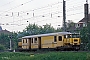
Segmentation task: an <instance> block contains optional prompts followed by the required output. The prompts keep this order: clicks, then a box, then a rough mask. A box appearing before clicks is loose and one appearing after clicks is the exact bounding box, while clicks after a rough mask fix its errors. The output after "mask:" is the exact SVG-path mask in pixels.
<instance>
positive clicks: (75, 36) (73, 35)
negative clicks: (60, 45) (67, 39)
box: [72, 34, 80, 38]
mask: <svg viewBox="0 0 90 60" xmlns="http://www.w3.org/2000/svg"><path fill="white" fill-rule="evenodd" d="M79 37H80V35H79V34H72V38H79Z"/></svg>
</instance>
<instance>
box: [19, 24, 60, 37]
mask: <svg viewBox="0 0 90 60" xmlns="http://www.w3.org/2000/svg"><path fill="white" fill-rule="evenodd" d="M60 31H61V29H60V28H59V29H57V30H56V29H55V28H53V26H51V24H46V25H43V26H38V25H36V24H29V25H28V26H27V27H26V28H25V29H24V30H23V32H19V33H18V37H19V38H20V37H23V36H28V35H36V34H45V33H53V32H60Z"/></svg>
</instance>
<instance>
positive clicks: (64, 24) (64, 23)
mask: <svg viewBox="0 0 90 60" xmlns="http://www.w3.org/2000/svg"><path fill="white" fill-rule="evenodd" d="M63 31H64V32H65V31H66V1H64V0H63Z"/></svg>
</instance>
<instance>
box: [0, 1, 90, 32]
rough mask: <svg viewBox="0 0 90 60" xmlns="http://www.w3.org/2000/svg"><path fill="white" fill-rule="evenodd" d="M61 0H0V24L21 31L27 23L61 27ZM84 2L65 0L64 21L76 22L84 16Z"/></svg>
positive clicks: (10, 29)
mask: <svg viewBox="0 0 90 60" xmlns="http://www.w3.org/2000/svg"><path fill="white" fill-rule="evenodd" d="M62 2H63V0H1V2H0V25H1V26H2V28H3V29H7V30H9V31H22V30H23V29H25V27H26V26H28V24H29V23H30V24H31V23H32V24H33V23H36V24H38V25H40V26H43V25H45V24H46V23H48V24H51V25H52V26H54V27H55V28H57V27H61V26H62V22H63V3H62ZM85 3H86V1H85V0H66V21H68V20H72V21H73V22H75V23H77V22H78V21H79V20H81V19H82V18H83V17H84V4H85ZM88 3H89V4H90V0H88ZM89 11H90V7H89ZM58 16H59V17H58ZM27 21H28V22H27ZM58 25H60V26H58Z"/></svg>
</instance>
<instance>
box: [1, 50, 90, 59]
mask: <svg viewBox="0 0 90 60" xmlns="http://www.w3.org/2000/svg"><path fill="white" fill-rule="evenodd" d="M0 60H90V53H88V52H47V53H37V54H35V53H34V55H32V53H13V52H5V53H0Z"/></svg>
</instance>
